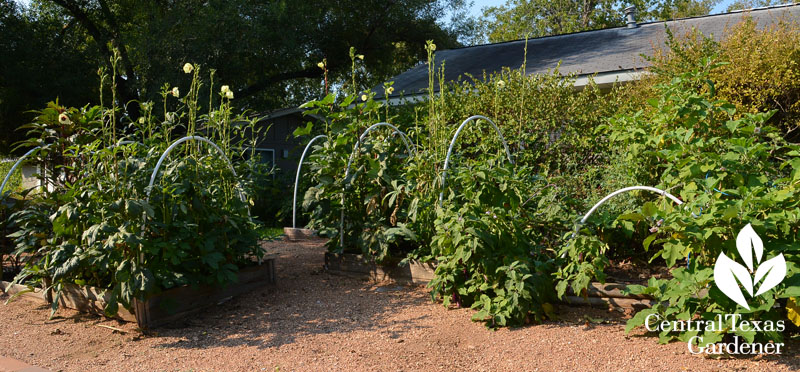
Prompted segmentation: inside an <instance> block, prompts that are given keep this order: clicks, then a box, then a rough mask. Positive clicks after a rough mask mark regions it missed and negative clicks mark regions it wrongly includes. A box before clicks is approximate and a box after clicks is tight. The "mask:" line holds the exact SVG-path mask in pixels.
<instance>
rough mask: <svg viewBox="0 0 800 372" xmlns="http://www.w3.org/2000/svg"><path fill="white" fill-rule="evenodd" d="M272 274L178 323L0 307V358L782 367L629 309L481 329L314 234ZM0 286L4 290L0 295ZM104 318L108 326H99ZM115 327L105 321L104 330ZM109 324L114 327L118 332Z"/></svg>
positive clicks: (315, 365) (112, 362)
mask: <svg viewBox="0 0 800 372" xmlns="http://www.w3.org/2000/svg"><path fill="white" fill-rule="evenodd" d="M268 246H269V248H270V251H271V252H272V253H275V254H277V261H276V266H277V273H278V283H277V284H276V285H274V286H270V287H265V288H263V289H260V290H257V291H255V292H253V293H251V294H249V295H243V296H240V297H237V298H234V299H231V300H229V301H227V302H224V303H222V304H220V305H217V306H215V307H212V308H210V309H208V310H206V311H204V312H202V313H201V314H199V315H196V316H194V317H193V318H191V319H188V320H186V321H184V322H182V323H181V324H177V325H175V326H172V327H169V328H159V329H156V330H154V331H148V332H146V333H142V332H140V331H138V330H137V329H136V326H135V325H134V324H130V323H121V322H117V321H114V320H106V319H103V318H99V317H96V316H90V315H85V314H80V313H77V312H75V311H71V310H64V309H62V310H59V311H58V313H57V314H56V317H55V318H54V319H52V320H48V315H49V308H47V307H45V306H41V305H39V304H36V303H34V302H30V301H28V300H24V299H17V300H15V301H12V302H11V303H9V304H8V305H2V304H0V318H1V319H2V320H0V356H5V357H10V358H15V359H18V360H21V361H24V362H26V363H29V364H32V365H36V366H40V367H44V368H48V369H51V370H53V371H104V372H109V371H339V370H344V371H579V370H591V371H731V370H741V371H745V370H753V371H788V370H797V369H798V367H800V341H795V340H788V341H787V345H786V347H785V348H786V350H785V351H786V352H785V353H784V354H783V355H781V356H778V357H776V356H766V357H756V358H748V359H709V358H706V357H703V356H696V355H691V354H690V353H689V352H688V350H687V347H686V344H685V343H682V342H674V343H671V344H667V345H659V344H658V342H657V338H655V337H651V336H647V335H645V334H644V333H643V332H641V331H637V332H633V333H632V334H630V335H627V336H626V335H625V332H624V322H625V319H624V318H625V315H624V314H621V313H618V312H616V311H611V310H607V309H589V308H585V307H574V308H569V307H565V306H561V307H560V308H559V314H560V315H561V319H560V320H558V321H548V322H545V323H544V324H539V325H529V326H525V327H521V328H514V329H499V330H497V331H492V330H488V329H486V327H485V326H484V325H483V324H482V323H474V322H472V321H470V317H471V315H472V314H473V313H474V312H473V311H472V310H469V309H449V310H448V309H446V308H444V307H443V306H442V305H441V304H439V303H433V302H431V298H430V295H429V291H428V290H427V289H425V288H424V287H408V286H399V285H396V284H393V283H374V282H368V281H365V280H359V279H355V278H350V277H342V276H334V275H331V274H329V273H327V272H325V270H324V268H323V254H324V248H323V247H322V246H321V245H320V244H318V243H316V244H315V243H288V242H273V243H269V244H268ZM6 299H7V296H6V295H0V301H5V300H6ZM104 326H107V327H104ZM108 327H111V328H108ZM113 328H116V330H115V329H113Z"/></svg>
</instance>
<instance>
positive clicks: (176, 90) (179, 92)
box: [172, 87, 181, 97]
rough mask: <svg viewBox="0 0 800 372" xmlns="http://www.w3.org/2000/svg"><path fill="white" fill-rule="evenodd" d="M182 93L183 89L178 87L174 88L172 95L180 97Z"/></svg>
mask: <svg viewBox="0 0 800 372" xmlns="http://www.w3.org/2000/svg"><path fill="white" fill-rule="evenodd" d="M180 95H181V91H180V90H178V87H175V88H172V96H173V97H178V96H180Z"/></svg>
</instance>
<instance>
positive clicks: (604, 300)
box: [564, 296, 656, 310]
mask: <svg viewBox="0 0 800 372" xmlns="http://www.w3.org/2000/svg"><path fill="white" fill-rule="evenodd" d="M564 302H565V303H567V304H570V305H587V306H595V307H603V308H608V307H612V308H618V309H635V310H640V309H646V308H649V307H651V306H653V305H654V304H655V303H656V302H655V301H654V300H641V299H636V298H615V297H587V298H583V297H578V296H564Z"/></svg>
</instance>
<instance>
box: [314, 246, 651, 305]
mask: <svg viewBox="0 0 800 372" xmlns="http://www.w3.org/2000/svg"><path fill="white" fill-rule="evenodd" d="M398 263H399V261H395V262H388V263H384V264H381V265H378V264H376V263H375V262H370V261H369V260H367V259H365V258H364V256H363V255H360V254H352V253H330V252H326V253H325V268H326V269H327V270H328V272H330V273H331V274H336V275H344V276H351V277H359V278H368V279H370V280H375V281H383V280H392V281H395V282H398V283H405V284H420V285H426V284H428V282H430V280H431V279H433V277H434V271H435V269H436V267H435V265H433V264H431V263H421V262H418V261H412V262H410V263H409V264H408V265H406V266H399V265H398ZM624 288H625V284H620V283H605V284H601V283H591V284H590V285H589V288H588V289H587V291H586V292H587V293H586V295H587V296H586V297H585V298H584V297H583V296H577V295H575V293H568V295H567V296H564V299H563V302H565V303H567V304H570V305H589V306H599V307H611V308H617V309H637V310H638V309H642V308H648V307H650V306H652V305H653V304H654V303H655V301H654V300H653V298H652V297H650V296H645V295H626V294H623V293H622V289H624Z"/></svg>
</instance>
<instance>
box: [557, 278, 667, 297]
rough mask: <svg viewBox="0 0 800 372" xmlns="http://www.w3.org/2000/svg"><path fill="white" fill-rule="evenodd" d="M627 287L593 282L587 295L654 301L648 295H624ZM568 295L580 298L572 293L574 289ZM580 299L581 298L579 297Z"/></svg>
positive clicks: (568, 289)
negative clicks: (623, 291)
mask: <svg viewBox="0 0 800 372" xmlns="http://www.w3.org/2000/svg"><path fill="white" fill-rule="evenodd" d="M626 287H627V285H626V284H622V283H598V282H592V283H589V288H587V289H586V294H587V296H588V297H610V298H635V299H640V300H652V299H653V297H651V296H648V295H637V294H624V293H622V290H624V289H625V288H626ZM567 294H568V295H574V296H578V295H577V294H576V293H574V292H573V291H572V288H567ZM578 297H580V296H578Z"/></svg>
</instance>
